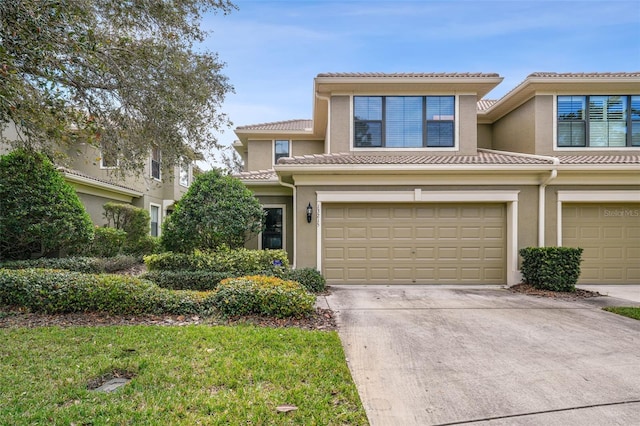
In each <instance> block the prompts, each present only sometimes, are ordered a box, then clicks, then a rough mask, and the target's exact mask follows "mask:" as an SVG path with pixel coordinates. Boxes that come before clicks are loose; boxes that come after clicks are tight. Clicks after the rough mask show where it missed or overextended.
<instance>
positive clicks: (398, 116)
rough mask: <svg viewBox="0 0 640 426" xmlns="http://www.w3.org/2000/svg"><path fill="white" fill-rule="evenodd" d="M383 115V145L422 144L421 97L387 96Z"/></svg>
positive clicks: (414, 145) (410, 146)
mask: <svg viewBox="0 0 640 426" xmlns="http://www.w3.org/2000/svg"><path fill="white" fill-rule="evenodd" d="M385 115H386V116H385V125H386V127H385V131H386V134H385V146H387V147H400V148H417V147H421V146H422V97H408V96H407V97H398V96H394V97H388V98H387V99H386V109H385Z"/></svg>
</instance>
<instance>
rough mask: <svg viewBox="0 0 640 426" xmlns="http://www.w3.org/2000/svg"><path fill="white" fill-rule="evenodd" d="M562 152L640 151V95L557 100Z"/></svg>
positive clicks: (558, 137)
mask: <svg viewBox="0 0 640 426" xmlns="http://www.w3.org/2000/svg"><path fill="white" fill-rule="evenodd" d="M556 117H557V120H558V130H557V145H558V147H560V148H571V147H583V148H624V147H640V95H612V96H602V95H597V96H586V95H585V96H558V98H557V116H556Z"/></svg>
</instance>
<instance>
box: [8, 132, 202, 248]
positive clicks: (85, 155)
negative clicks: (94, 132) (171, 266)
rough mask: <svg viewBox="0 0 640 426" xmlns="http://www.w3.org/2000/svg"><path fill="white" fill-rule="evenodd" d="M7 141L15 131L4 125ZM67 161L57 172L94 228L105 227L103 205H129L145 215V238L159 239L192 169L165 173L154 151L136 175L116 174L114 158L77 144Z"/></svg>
mask: <svg viewBox="0 0 640 426" xmlns="http://www.w3.org/2000/svg"><path fill="white" fill-rule="evenodd" d="M0 131H1V132H2V134H3V136H4V137H5V138H6V139H8V140H15V139H16V138H17V134H16V129H15V126H13V125H8V126H6V127H5V128H4V129H0ZM10 150H11V147H10V146H9V145H7V144H6V143H5V144H2V143H0V155H2V154H6V153H8V152H10ZM66 154H67V156H68V158H67V162H66V163H65V165H64V166H60V167H58V170H59V171H60V172H61V173H62V174H63V175H64V178H65V181H66V182H67V183H69V184H71V185H72V186H73V187H74V189H75V190H76V192H77V194H78V197H79V198H80V201H81V202H82V203H83V204H84V207H85V209H86V210H87V213H89V216H91V220H92V221H93V223H94V224H95V225H97V226H102V225H104V224H105V219H104V217H103V213H104V210H103V206H104V204H105V203H107V202H117V203H124V204H132V205H134V206H136V207H139V208H143V209H146V210H148V211H149V215H150V217H151V224H150V229H149V234H150V235H153V236H159V235H160V233H161V232H162V231H161V229H162V228H161V226H162V222H163V220H164V218H165V217H166V216H167V215H168V214H170V213H171V211H172V210H173V205H174V203H175V201H176V200H179V199H180V198H181V197H182V195H183V194H184V193H186V192H187V189H188V188H189V185H190V183H191V180H192V174H193V167H192V165H191V164H190V165H188V166H184V167H174V168H172V170H168V169H167V168H166V167H164V166H163V165H162V153H161V152H160V151H159V150H157V149H154V150H152V152H150V153H149V159H148V161H147V162H146V164H145V166H144V168H145V170H142V171H141V172H140V173H139V174H137V175H136V174H128V175H126V176H124V177H123V176H121V175H119V174H118V160H117V158H110V157H109V156H108V155H103V153H102V152H101V150H100V148H97V147H95V146H92V145H89V144H83V143H81V144H79V145H77V146H74V147H72V148H70V149H68V151H67V152H66Z"/></svg>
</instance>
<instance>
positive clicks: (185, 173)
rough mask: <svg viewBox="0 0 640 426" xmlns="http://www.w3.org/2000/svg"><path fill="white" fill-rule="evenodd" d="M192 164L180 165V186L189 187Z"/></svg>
mask: <svg viewBox="0 0 640 426" xmlns="http://www.w3.org/2000/svg"><path fill="white" fill-rule="evenodd" d="M190 172H191V164H190V163H184V164H180V185H182V186H186V187H188V186H189V180H190V179H189V178H190V176H191V173H190Z"/></svg>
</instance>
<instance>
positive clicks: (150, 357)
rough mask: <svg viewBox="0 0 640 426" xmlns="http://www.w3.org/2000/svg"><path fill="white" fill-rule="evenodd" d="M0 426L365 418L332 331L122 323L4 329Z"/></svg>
mask: <svg viewBox="0 0 640 426" xmlns="http://www.w3.org/2000/svg"><path fill="white" fill-rule="evenodd" d="M114 370H126V371H129V372H132V373H134V374H135V377H134V378H133V380H132V381H131V382H130V383H129V384H127V385H126V386H124V387H123V388H120V389H118V390H117V391H115V392H113V393H103V392H95V391H90V390H89V389H88V388H87V385H88V383H89V381H90V380H92V379H95V378H96V377H100V376H102V375H104V374H108V373H110V372H112V371H114ZM283 404H289V405H294V406H296V407H298V410H297V411H293V412H289V413H278V412H277V411H276V407H277V406H279V405H283ZM0 424H11V425H39V424H42V425H44V424H47V425H49V424H60V425H62V424H64V425H69V424H92V425H104V424H109V425H120V424H122V425H124V424H127V425H129V424H133V425H140V424H145V425H146V424H150V425H151V424H167V425H168V424H171V425H196V424H206V425H218V424H220V425H240V424H245V425H249V424H250V425H273V424H275V425H289V424H295V425H345V424H349V425H366V424H368V423H367V419H366V415H365V413H364V410H363V408H362V405H361V403H360V400H359V397H358V394H357V391H356V388H355V385H354V384H353V381H352V379H351V376H350V373H349V370H348V368H347V366H346V363H345V359H344V352H343V350H342V347H341V345H340V341H339V338H338V335H337V333H335V332H310V331H304V330H299V329H273V328H258V327H252V326H237V327H222V326H220V327H209V326H187V327H158V326H125V327H71V328H59V327H43V328H35V329H27V328H16V329H0Z"/></svg>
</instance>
